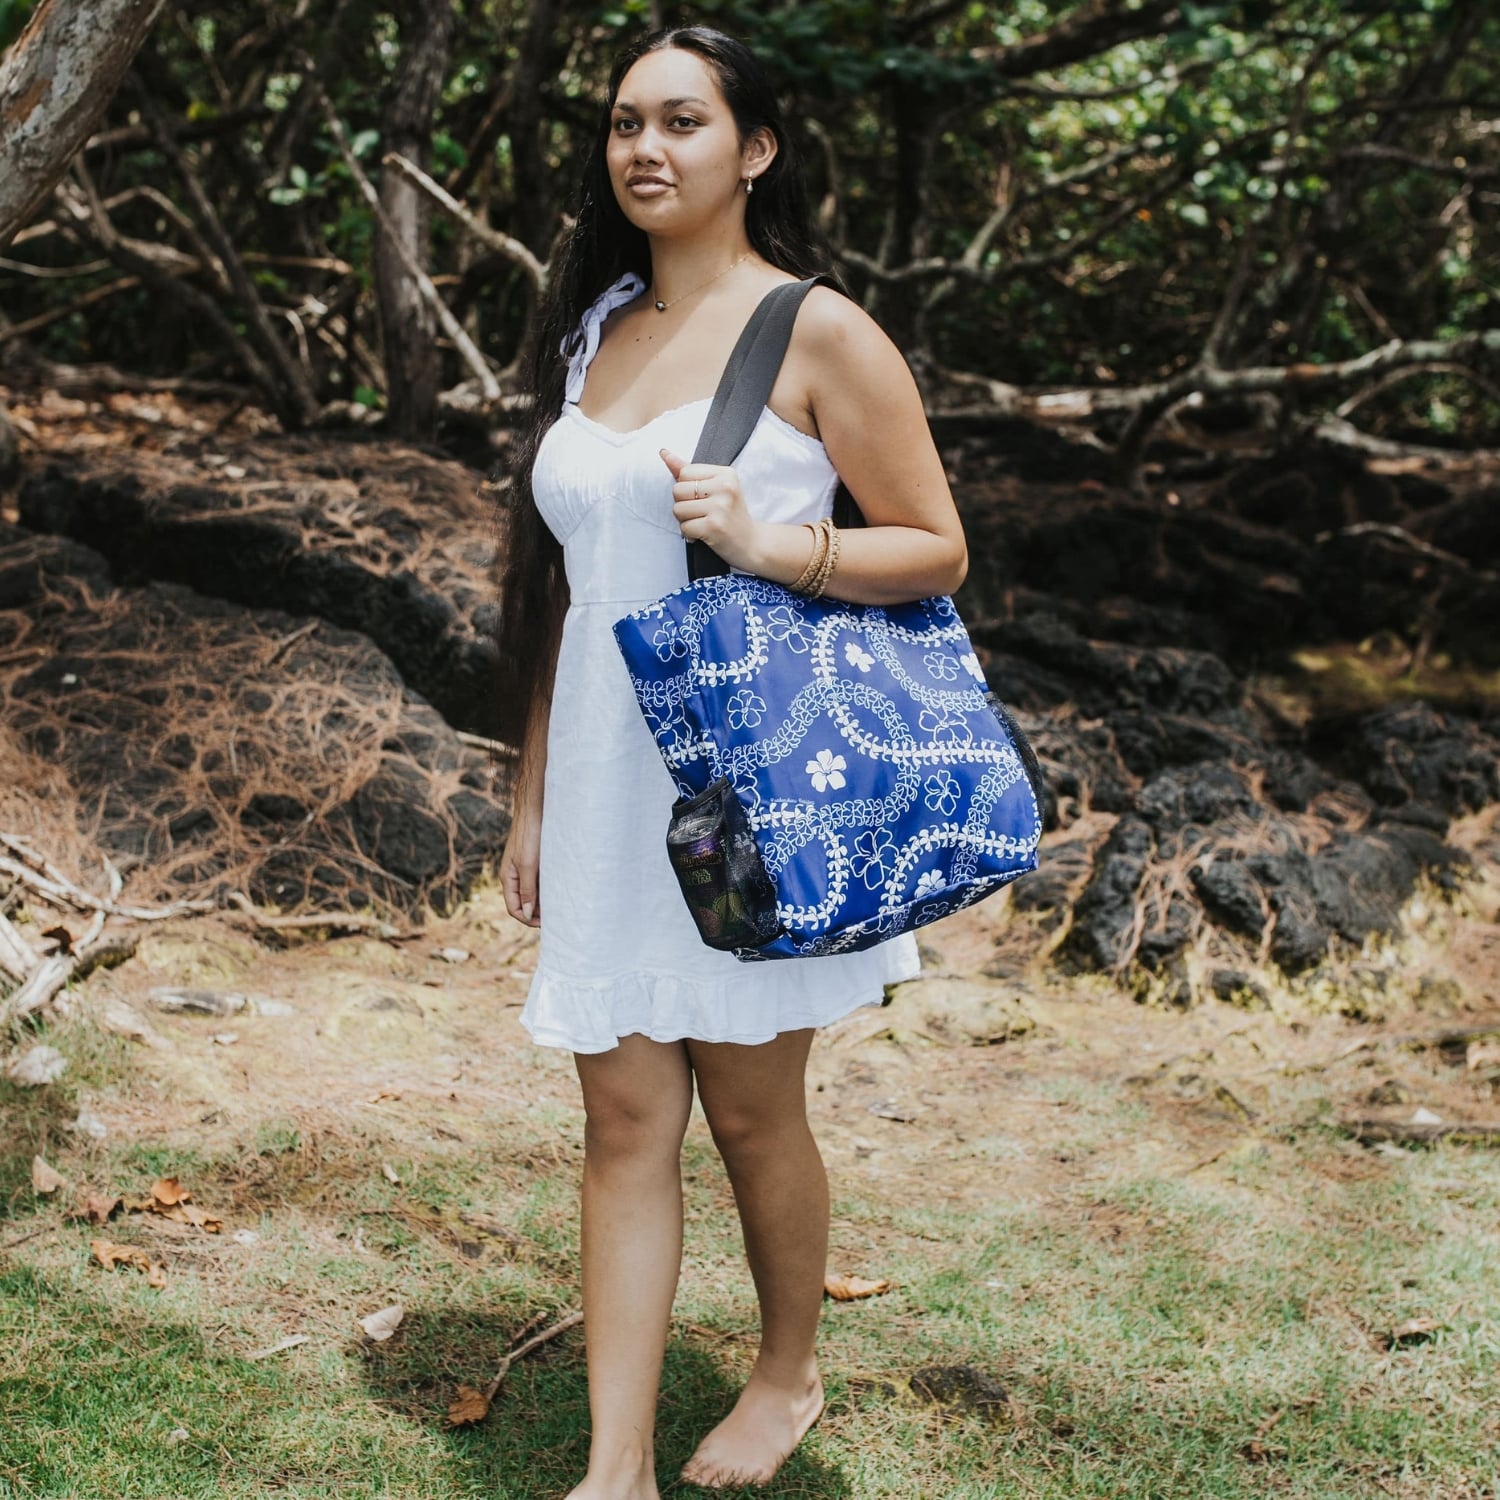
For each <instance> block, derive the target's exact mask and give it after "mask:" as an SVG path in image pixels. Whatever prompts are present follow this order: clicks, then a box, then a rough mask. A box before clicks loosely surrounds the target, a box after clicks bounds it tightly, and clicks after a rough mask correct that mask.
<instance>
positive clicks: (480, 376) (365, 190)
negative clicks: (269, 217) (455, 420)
mask: <svg viewBox="0 0 1500 1500" xmlns="http://www.w3.org/2000/svg"><path fill="white" fill-rule="evenodd" d="M310 67H311V64H309V68H310ZM306 87H308V88H312V89H316V90H317V93H316V95H315V98H316V101H317V103H318V105H319V106H320V107H321V109H322V111H323V118H324V120H325V121H326V122H327V125H328V130H329V133H330V134H331V135H332V136H333V140H334V144H335V145H336V146H337V147H338V151H339V155H340V156H342V157H343V159H344V165H345V166H346V167H347V168H348V169H349V175H350V176H351V177H352V178H353V179H354V181H355V184H356V185H357V186H358V188H359V191H360V193H361V195H362V196H363V198H364V200H365V202H366V203H367V204H369V206H370V209H371V212H373V213H374V215H375V217H376V219H377V221H378V222H379V224H380V229H381V233H382V234H386V235H389V236H390V242H391V245H392V247H393V248H394V249H395V251H396V254H397V256H398V258H399V259H400V261H401V264H402V265H403V266H404V267H405V268H406V273H407V275H408V276H410V277H411V278H412V280H413V281H415V282H416V284H417V287H418V289H419V290H420V292H421V294H422V296H423V297H425V298H426V299H427V301H428V303H429V304H430V305H431V307H432V310H433V312H434V313H435V314H436V316H437V320H438V322H439V323H441V324H442V326H443V332H444V333H446V334H447V335H448V337H449V338H450V339H452V340H453V345H454V347H455V348H456V349H457V350H458V353H459V356H460V358H461V359H462V360H463V362H464V363H465V364H466V365H467V366H468V367H469V369H470V370H471V371H472V372H473V374H474V378H475V379H476V380H477V381H478V382H479V386H480V389H481V391H483V393H484V399H485V400H486V401H498V400H499V399H500V397H501V394H502V393H501V390H500V384H499V382H498V381H497V380H496V379H495V376H494V373H493V371H491V369H490V367H489V364H488V362H487V361H486V360H485V357H484V356H483V355H482V354H481V353H480V352H479V350H478V349H476V348H475V347H474V341H473V340H472V339H471V338H470V337H469V335H468V334H467V333H465V332H464V330H463V325H462V324H461V323H459V321H458V319H457V318H455V317H454V316H453V312H452V309H451V308H449V306H448V304H447V303H446V302H444V301H443V298H442V294H441V293H440V292H439V291H438V289H437V288H436V287H435V286H434V285H433V284H432V278H431V277H430V276H429V275H428V274H427V273H426V272H425V271H424V270H423V269H422V268H421V266H419V265H418V264H417V262H416V261H415V259H413V257H412V255H411V252H410V251H409V250H408V249H407V248H406V246H405V245H404V244H403V243H402V241H401V239H400V237H399V236H398V235H397V234H396V232H395V229H394V226H393V225H392V224H391V222H390V220H389V218H387V216H386V212H385V209H384V207H383V206H382V205H381V202H380V195H379V194H378V193H377V192H376V191H375V187H374V184H372V183H371V181H370V179H369V177H368V176H366V174H365V169H364V168H363V167H362V166H360V164H359V160H358V158H357V157H356V156H355V155H354V152H353V151H351V150H350V149H349V139H348V137H347V136H346V135H345V133H344V127H343V125H342V124H341V123H340V121H339V117H338V115H337V114H336V113H335V112H334V108H333V105H332V104H331V103H330V102H329V98H328V95H327V94H325V93H324V92H323V87H322V85H321V84H320V83H318V82H317V80H316V79H315V78H314V77H313V76H312V73H311V71H309V73H308V77H307V84H306Z"/></svg>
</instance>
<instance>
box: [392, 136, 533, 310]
mask: <svg viewBox="0 0 1500 1500" xmlns="http://www.w3.org/2000/svg"><path fill="white" fill-rule="evenodd" d="M380 164H381V165H382V166H384V167H390V168H392V169H393V170H394V171H396V172H399V173H400V174H401V176H403V177H404V178H406V180H407V181H408V182H411V183H413V184H414V185H415V186H417V187H419V188H420V189H421V190H422V191H423V192H424V193H426V194H427V196H428V197H429V198H431V199H432V201H433V202H434V203H436V204H437V206H438V207H439V208H441V209H442V210H443V212H444V213H445V214H447V215H448V216H449V217H450V218H452V219H456V220H457V221H458V223H460V224H462V225H463V227H464V228H465V229H467V230H468V231H469V233H470V234H472V235H473V236H474V238H475V239H477V240H478V241H479V242H480V243H481V244H482V245H484V246H486V247H487V248H488V249H490V250H493V251H494V252H495V254H496V255H503V256H504V257H505V258H506V260H509V261H513V262H514V263H515V264H516V265H518V266H520V267H521V269H522V270H523V271H525V272H526V275H527V276H528V277H529V278H530V280H531V285H532V289H533V291H534V292H535V294H536V295H537V296H538V297H542V296H545V295H546V291H547V267H546V266H544V265H543V264H542V263H541V261H539V260H538V259H537V258H536V256H535V255H534V254H532V252H531V251H530V250H529V249H528V248H527V247H526V246H525V245H523V244H522V243H521V242H520V240H517V239H512V238H511V236H510V235H508V234H502V233H501V232H500V231H499V230H498V229H491V228H490V226H489V225H488V224H485V223H483V222H482V221H481V220H479V219H477V218H475V217H474V215H473V214H471V213H470V212H469V210H468V209H467V208H465V207H464V206H463V204H462V203H460V202H459V201H458V199H457V198H455V197H454V196H453V195H452V194H451V193H450V192H449V191H448V190H447V188H445V187H443V186H442V184H441V183H438V182H435V181H434V180H433V179H432V178H431V177H429V176H428V175H427V173H426V172H424V171H423V170H422V169H421V167H419V166H417V164H416V163H415V162H411V161H408V160H407V159H406V158H405V157H404V156H401V155H400V154H399V153H397V152H395V151H391V152H387V153H386V155H385V156H383V157H381V159H380Z"/></svg>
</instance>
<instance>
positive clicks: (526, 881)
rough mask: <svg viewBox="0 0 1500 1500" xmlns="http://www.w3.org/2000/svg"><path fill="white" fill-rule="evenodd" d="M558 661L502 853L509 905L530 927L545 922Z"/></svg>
mask: <svg viewBox="0 0 1500 1500" xmlns="http://www.w3.org/2000/svg"><path fill="white" fill-rule="evenodd" d="M556 664H557V661H556V656H555V655H554V657H553V659H552V661H551V663H550V664H549V668H548V672H547V676H546V680H545V681H544V682H543V683H541V684H540V685H539V687H538V691H537V695H536V698H535V700H534V701H533V703H532V706H531V713H530V715H529V717H528V719H527V724H526V733H525V735H524V736H523V738H522V742H521V748H520V753H519V755H518V757H517V764H516V775H515V782H514V787H515V791H514V795H513V796H512V798H511V815H510V836H509V837H508V838H507V839H506V841H505V853H504V854H502V855H501V857H500V881H501V885H502V888H503V889H504V891H505V909H506V910H507V911H508V912H509V913H510V914H511V916H513V917H514V918H515V919H516V920H517V921H518V922H524V923H525V924H526V925H527V926H528V927H540V926H541V925H542V914H541V911H540V910H539V909H538V888H539V887H538V872H539V869H540V864H541V839H542V788H543V784H544V782H545V779H546V771H547V728H548V723H549V721H550V719H551V717H552V673H553V671H554V670H555V668H556Z"/></svg>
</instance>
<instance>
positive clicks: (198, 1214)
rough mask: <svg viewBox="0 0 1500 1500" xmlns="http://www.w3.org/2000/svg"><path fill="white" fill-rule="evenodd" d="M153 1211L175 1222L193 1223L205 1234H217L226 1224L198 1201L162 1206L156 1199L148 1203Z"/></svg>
mask: <svg viewBox="0 0 1500 1500" xmlns="http://www.w3.org/2000/svg"><path fill="white" fill-rule="evenodd" d="M147 1207H149V1208H150V1210H151V1212H152V1213H154V1214H158V1215H159V1216H160V1217H161V1218H163V1219H171V1220H172V1222H173V1223H174V1224H192V1225H195V1226H196V1227H197V1228H199V1229H201V1230H203V1232H204V1233H205V1234H217V1233H218V1232H219V1231H220V1230H221V1229H222V1228H223V1227H224V1226H223V1224H222V1223H221V1222H220V1221H219V1220H218V1219H216V1218H214V1217H213V1215H212V1214H208V1213H205V1212H204V1211H203V1210H202V1209H201V1208H199V1207H198V1205H197V1204H196V1203H174V1204H173V1205H172V1206H171V1207H170V1208H161V1207H159V1206H158V1205H157V1204H156V1203H155V1202H154V1201H153V1202H152V1203H150V1204H148V1205H147Z"/></svg>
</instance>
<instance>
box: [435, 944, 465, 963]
mask: <svg viewBox="0 0 1500 1500" xmlns="http://www.w3.org/2000/svg"><path fill="white" fill-rule="evenodd" d="M432 956H433V957H434V958H440V959H442V961H443V962H444V963H445V964H466V963H468V961H469V950H468V949H467V948H435V949H434V950H433V954H432Z"/></svg>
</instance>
